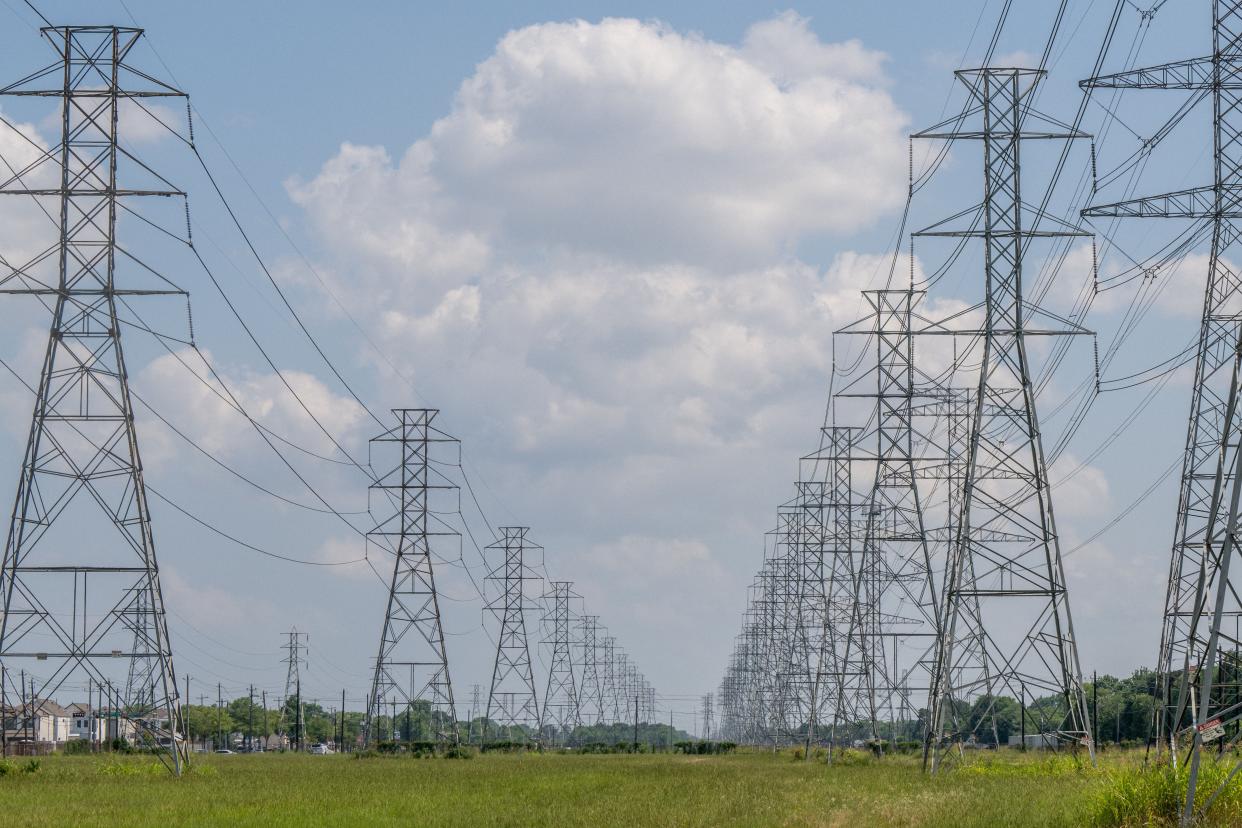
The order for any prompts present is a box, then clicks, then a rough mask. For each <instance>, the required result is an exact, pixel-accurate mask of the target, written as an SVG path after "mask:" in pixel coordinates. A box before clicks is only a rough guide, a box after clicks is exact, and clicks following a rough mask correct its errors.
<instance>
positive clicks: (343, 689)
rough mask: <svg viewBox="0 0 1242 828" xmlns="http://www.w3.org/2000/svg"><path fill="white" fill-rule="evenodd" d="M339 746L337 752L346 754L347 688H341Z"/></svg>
mask: <svg viewBox="0 0 1242 828" xmlns="http://www.w3.org/2000/svg"><path fill="white" fill-rule="evenodd" d="M337 744H338V745H339V747H337V750H339V751H340V752H341V753H344V752H345V688H344V687H342V688H341V739H340V741H339V742H338V743H337Z"/></svg>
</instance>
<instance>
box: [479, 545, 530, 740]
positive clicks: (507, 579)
mask: <svg viewBox="0 0 1242 828" xmlns="http://www.w3.org/2000/svg"><path fill="white" fill-rule="evenodd" d="M500 531H501V539H500V540H498V541H496V542H495V543H493V544H490V545H489V546H488V547H487V549H488V550H489V551H491V552H493V553H497V552H499V553H500V554H501V555H502V556H503V558H502V560H501V561H500V562H499V563H498V564H496V566H495V567H493V569H492V570H491V572H489V573H488V575H487V579H488V580H489V581H492V582H495V583H499V584H500V585H501V590H502V592H501V595H500V596H499V598H497V599H496V600H495V601H492V602H491V603H489V604H488V606H487V609H489V610H490V611H491V612H492V613H494V614H495V615H496V616H497V618H499V620H500V632H499V635H497V637H496V661H495V663H494V665H493V667H492V686H491V690H490V691H488V694H487V719H488V721H489V722H490V721H494V722H496V723H497V725H499V726H500V727H505V728H509V729H510V731H509V732H510V734H512V728H514V727H519V728H521V729H522V732H523V735H524V738H525V737H529V738H534V739H538V738H539V725H540V722H541V719H540V714H539V696H538V694H537V693H536V692H535V675H534V672H533V671H532V669H531V662H530V647H529V646H528V645H527V641H526V612H527V610H528V609H529V608H528V607H527V605H526V589H527V587H526V582H527V581H531V580H535V576H534V575H532V574H531V572H530V569H529V564H528V563H527V561H526V553H527V552H536V551H542V547H540V546H538V545H536V544H533V543H531V542H530V541H529V540H528V539H527V537H526V535H527V533H528V532H529V531H530V528H529V527H527V526H502V527H500Z"/></svg>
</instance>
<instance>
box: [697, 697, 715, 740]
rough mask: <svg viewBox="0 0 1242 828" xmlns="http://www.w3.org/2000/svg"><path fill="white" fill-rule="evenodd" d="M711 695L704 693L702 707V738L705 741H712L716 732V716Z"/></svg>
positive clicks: (700, 730)
mask: <svg viewBox="0 0 1242 828" xmlns="http://www.w3.org/2000/svg"><path fill="white" fill-rule="evenodd" d="M712 699H713V696H712V694H711V693H704V694H703V700H702V705H701V707H700V716H701V719H700V729H699V732H700V733H701V734H702V736H701V738H702V739H703V740H704V741H711V738H712V735H713V734H714V733H715V732H716V714H715V713H714V712H713V710H712Z"/></svg>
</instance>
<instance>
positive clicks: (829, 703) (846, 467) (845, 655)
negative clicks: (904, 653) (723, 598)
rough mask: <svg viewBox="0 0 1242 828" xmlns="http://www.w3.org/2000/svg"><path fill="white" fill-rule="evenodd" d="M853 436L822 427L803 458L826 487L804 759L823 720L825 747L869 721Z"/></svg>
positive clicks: (847, 430)
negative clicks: (843, 729) (817, 469)
mask: <svg viewBox="0 0 1242 828" xmlns="http://www.w3.org/2000/svg"><path fill="white" fill-rule="evenodd" d="M858 435H859V429H858V428H856V427H853V426H837V425H833V426H827V427H825V428H824V429H823V430H822V440H821V448H820V450H819V452H818V453H817V454H816V455H813V456H811V457H809V458H807V460H814V461H817V462H822V463H823V464H824V466H825V469H824V475H825V483H826V491H825V492H824V501H823V503H824V516H823V518H822V523H823V532H824V536H825V537H824V587H823V592H824V607H823V610H822V612H821V615H820V617H819V621H820V631H819V635H818V636H817V637H816V640H815V644H816V656H815V660H814V665H815V668H814V675H813V676H812V698H813V702H812V704H811V712H812V718H811V720H810V721H809V723H808V727H807V751H808V755H809V752H810V748H811V746H812V744H813V742H814V740H815V739H816V738H817V729H818V727H819V723H820V722H821V721H823V720H824V719H828V721H829V722H830V725H829V733H828V744H829V747H830V748H831V746H832V745H833V744H834V743H835V741H836V732H837V728H838V727H839V726H842V725H845V724H849V723H854V722H864V721H867V720H868V719H869V718H873V712H872V710H873V707H872V699H873V693H872V688H871V684H870V682H871V677H872V675H873V672H872V670H871V669H870V666H869V661H868V658H869V647H870V641H869V639H867V637H866V636H865V632H866V625H865V612H866V608H865V607H864V606H863V605H862V604H861V603H860V602H859V601H858V595H859V594H860V592H861V587H862V573H861V562H862V557H863V556H862V554H861V544H860V543H859V542H858V538H857V533H856V532H855V530H854V524H855V515H854V512H855V509H856V504H855V502H854V493H853V461H854V459H855V458H854V445H855V443H856V441H857V440H858ZM830 755H831V754H830Z"/></svg>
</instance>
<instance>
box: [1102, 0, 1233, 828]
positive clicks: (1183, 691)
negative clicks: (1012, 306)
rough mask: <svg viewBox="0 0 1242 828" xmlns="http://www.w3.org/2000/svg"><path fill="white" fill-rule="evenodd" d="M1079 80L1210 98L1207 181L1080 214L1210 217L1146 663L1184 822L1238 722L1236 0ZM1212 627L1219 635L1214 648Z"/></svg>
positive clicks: (1223, 1)
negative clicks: (1157, 631) (1205, 23)
mask: <svg viewBox="0 0 1242 828" xmlns="http://www.w3.org/2000/svg"><path fill="white" fill-rule="evenodd" d="M1082 86H1083V87H1084V88H1087V89H1174V90H1186V91H1192V92H1195V93H1196V94H1197V95H1199V96H1204V95H1206V96H1208V97H1210V99H1211V101H1212V147H1213V155H1212V170H1213V177H1212V183H1211V184H1210V185H1208V186H1203V187H1193V188H1191V189H1187V190H1179V191H1175V192H1167V193H1161V194H1159V195H1153V196H1143V197H1140V198H1132V199H1128V200H1125V201H1119V202H1114V203H1111V204H1099V205H1094V206H1092V207H1089V208H1087V209H1086V210H1083V213H1082V214H1083V216H1084V217H1086V218H1094V217H1108V218H1127V217H1153V218H1176V219H1184V220H1196V219H1198V220H1206V221H1208V222H1210V229H1211V252H1210V257H1209V265H1208V272H1207V280H1206V285H1205V289H1204V299H1203V317H1202V321H1201V324H1200V328H1199V338H1198V354H1197V357H1196V360H1195V380H1194V386H1193V390H1192V392H1191V403H1190V420H1189V426H1188V429H1187V433H1186V450H1185V454H1184V457H1183V460H1182V474H1181V488H1180V493H1179V498H1178V506H1177V522H1176V527H1175V530H1174V538H1173V552H1172V556H1171V558H1170V563H1169V578H1168V592H1167V594H1166V598H1165V605H1164V619H1163V625H1162V629H1161V636H1160V652H1159V656H1158V661H1157V665H1156V669H1157V675H1158V676H1159V677H1160V681H1161V690H1162V697H1163V705H1162V707H1161V709H1160V710H1159V713H1158V715H1157V721H1156V728H1157V739H1156V742H1157V745H1158V748H1157V749H1158V750H1163V749H1164V748H1169V749H1170V750H1171V754H1172V759H1173V761H1174V762H1175V763H1176V762H1177V761H1179V757H1178V744H1179V739H1181V738H1182V737H1184V736H1185V737H1186V738H1185V742H1187V743H1188V745H1187V747H1188V749H1189V751H1190V753H1189V760H1190V781H1189V785H1188V790H1187V794H1186V802H1185V808H1184V812H1183V814H1182V822H1183V824H1189V823H1190V822H1192V821H1193V820H1194V818H1195V813H1194V800H1195V788H1196V785H1197V782H1198V768H1199V761H1200V752H1201V751H1200V748H1201V747H1202V746H1203V745H1204V744H1205V743H1206V742H1208V741H1213V740H1215V739H1219V738H1220V737H1221V736H1222V735H1223V733H1224V729H1225V728H1226V727H1232V726H1235V723H1236V722H1237V721H1238V719H1239V712H1238V710H1237V707H1236V704H1235V702H1236V699H1237V694H1238V692H1239V680H1238V678H1237V677H1238V676H1239V675H1242V658H1240V656H1239V652H1238V648H1239V644H1238V642H1239V635H1238V632H1237V629H1238V625H1239V623H1240V620H1242V601H1240V599H1239V598H1238V594H1239V592H1238V590H1239V588H1240V587H1242V583H1240V581H1239V579H1238V577H1237V575H1236V574H1234V575H1233V576H1230V574H1229V569H1230V563H1231V560H1230V559H1231V557H1232V552H1233V548H1234V540H1233V537H1232V532H1233V531H1234V529H1235V525H1236V524H1235V520H1236V512H1235V508H1236V489H1237V487H1238V485H1239V484H1240V481H1242V477H1240V476H1239V474H1238V465H1239V462H1242V457H1239V443H1240V442H1242V418H1239V417H1238V416H1237V412H1236V407H1237V390H1238V359H1239V353H1240V349H1242V334H1240V331H1239V319H1240V318H1242V316H1240V314H1242V274H1239V273H1238V272H1237V271H1236V270H1234V268H1233V265H1232V264H1231V263H1230V262H1229V256H1231V255H1232V256H1235V257H1236V256H1237V254H1238V250H1239V244H1238V236H1239V230H1240V228H1239V225H1238V221H1239V219H1242V3H1240V2H1236V1H1235V0H1213V2H1212V54H1211V55H1208V56H1206V57H1200V58H1193V59H1190V60H1182V61H1177V62H1175V63H1167V64H1162V65H1159V66H1152V67H1147V68H1143V69H1134V70H1130V71H1125V72H1119V73H1117V74H1112V75H1104V76H1100V77H1095V78H1090V79H1088V80H1085V81H1083V82H1082ZM1226 625H1227V626H1226ZM1222 635H1223V636H1225V637H1226V640H1227V641H1228V642H1229V643H1228V647H1227V649H1225V650H1222V649H1221V647H1220V644H1221V642H1220V637H1221V636H1222ZM1230 677H1232V678H1230ZM1192 711H1193V712H1192ZM1229 778H1230V779H1232V775H1231V776H1230V777H1229ZM1227 781H1228V780H1227ZM1227 781H1226V783H1225V784H1227ZM1221 787H1223V784H1222V786H1221Z"/></svg>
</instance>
